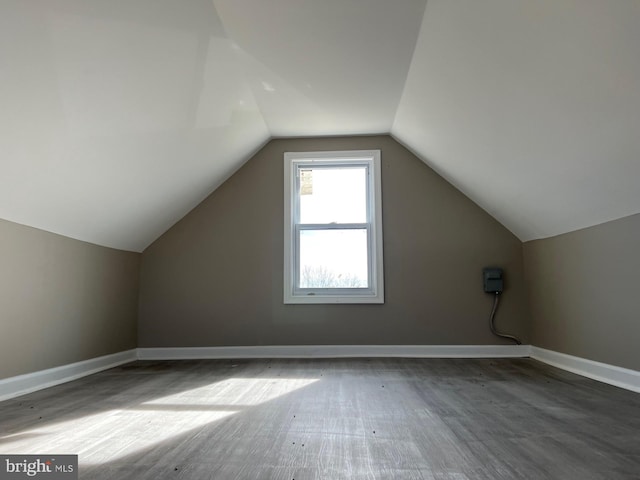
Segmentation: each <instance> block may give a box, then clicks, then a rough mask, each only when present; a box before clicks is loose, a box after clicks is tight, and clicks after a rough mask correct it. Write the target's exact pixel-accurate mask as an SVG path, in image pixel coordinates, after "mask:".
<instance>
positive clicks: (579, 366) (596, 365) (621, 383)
mask: <svg viewBox="0 0 640 480" xmlns="http://www.w3.org/2000/svg"><path fill="white" fill-rule="evenodd" d="M531 358H533V359H535V360H538V361H540V362H543V363H546V364H548V365H552V366H554V367H558V368H561V369H562V370H566V371H568V372H571V373H576V374H578V375H582V376H583V377H587V378H591V379H592V380H598V381H599V382H603V383H607V384H609V385H613V386H616V387H620V388H624V389H626V390H631V391H632V392H637V393H640V372H639V371H637V370H630V369H628V368H622V367H617V366H615V365H609V364H608V363H601V362H596V361H594V360H588V359H586V358H581V357H574V356H573V355H567V354H566V353H560V352H555V351H553V350H545V349H544V348H540V347H533V346H532V347H531Z"/></svg>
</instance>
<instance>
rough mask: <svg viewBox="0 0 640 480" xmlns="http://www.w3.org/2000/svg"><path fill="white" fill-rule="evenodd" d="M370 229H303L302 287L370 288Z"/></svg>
mask: <svg viewBox="0 0 640 480" xmlns="http://www.w3.org/2000/svg"><path fill="white" fill-rule="evenodd" d="M368 270H369V267H368V263H367V230H366V229H351V230H301V231H300V272H299V274H300V288H368V287H369V280H368V278H369V271H368Z"/></svg>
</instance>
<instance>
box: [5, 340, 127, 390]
mask: <svg viewBox="0 0 640 480" xmlns="http://www.w3.org/2000/svg"><path fill="white" fill-rule="evenodd" d="M137 358H138V357H137V351H136V349H133V350H126V351H124V352H118V353H113V354H111V355H105V356H102V357H96V358H91V359H89V360H83V361H81V362H76V363H70V364H68V365H62V366H60V367H54V368H48V369H46V370H40V371H37V372H33V373H27V374H25V375H18V376H15V377H9V378H5V379H3V380H0V401H2V400H8V399H10V398H15V397H19V396H21V395H25V394H27V393H31V392H35V391H36V390H42V389H44V388H48V387H53V386H55V385H60V384H61V383H66V382H70V381H72V380H76V379H78V378H82V377H86V376H88V375H91V374H93V373H97V372H101V371H102V370H108V369H109V368H113V367H117V366H118V365H122V364H124V363H129V362H134V361H135V360H137Z"/></svg>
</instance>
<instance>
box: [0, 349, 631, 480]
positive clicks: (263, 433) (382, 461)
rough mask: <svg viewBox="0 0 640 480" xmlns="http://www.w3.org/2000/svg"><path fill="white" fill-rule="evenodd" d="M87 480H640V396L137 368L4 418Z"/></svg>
mask: <svg viewBox="0 0 640 480" xmlns="http://www.w3.org/2000/svg"><path fill="white" fill-rule="evenodd" d="M0 453H3V454H9V453H21V454H31V453H33V454H45V453H47V454H50V453H57V454H63V453H71V454H78V455H79V461H80V478H86V479H92V480H94V479H96V480H103V479H113V480H122V479H136V480H139V479H140V480H144V479H154V480H155V479H176V480H177V479H193V480H207V479H222V480H233V479H243V480H244V479H260V480H263V479H278V480H280V479H281V480H305V479H332V480H333V479H394V480H395V479H431V480H433V479H437V480H475V479H490V480H496V479H535V480H538V479H562V480H572V479H576V480H590V479H606V480H614V479H640V395H638V394H635V393H632V392H629V391H625V390H622V389H618V388H615V387H611V386H608V385H605V384H602V383H599V382H595V381H592V380H588V379H585V378H583V377H580V376H577V375H573V374H571V373H568V372H564V371H561V370H558V369H555V368H552V367H549V366H546V365H543V364H541V363H538V362H536V361H535V360H530V359H496V360H491V359H304V360H302V359H301V360H234V361H229V360H208V361H205V360H202V361H166V362H135V363H132V364H128V365H125V366H122V367H119V368H115V369H112V370H108V371H105V372H102V373H99V374H96V375H92V376H90V377H86V378H84V379H81V380H77V381H74V382H71V383H67V384H64V385H60V386H57V387H54V388H50V389H47V390H43V391H40V392H36V393H33V394H30V395H26V396H23V397H20V398H16V399H13V400H9V401H5V402H2V403H0Z"/></svg>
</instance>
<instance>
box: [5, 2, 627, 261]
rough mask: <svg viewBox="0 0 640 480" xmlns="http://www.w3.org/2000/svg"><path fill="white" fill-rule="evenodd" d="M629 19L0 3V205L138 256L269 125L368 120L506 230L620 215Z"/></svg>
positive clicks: (403, 7)
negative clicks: (409, 150)
mask: <svg viewBox="0 0 640 480" xmlns="http://www.w3.org/2000/svg"><path fill="white" fill-rule="evenodd" d="M638 25H640V2H638V1H636V0H616V1H615V2H614V1H602V0H522V1H513V0H455V1H454V0H428V1H426V2H425V0H396V1H389V0H180V1H178V0H0V169H1V170H0V171H1V174H0V218H4V219H7V220H11V221H14V222H18V223H22V224H26V225H31V226H34V227H37V228H41V229H44V230H49V231H52V232H56V233H60V234H63V235H67V236H70V237H73V238H77V239H81V240H85V241H89V242H93V243H97V244H100V245H106V246H111V247H115V248H121V249H125V250H134V251H141V250H143V249H144V248H145V247H146V246H147V245H149V244H150V243H151V242H152V241H153V240H154V239H155V238H157V237H158V236H159V235H160V234H161V233H162V232H164V231H165V230H166V229H167V228H168V227H170V226H171V225H172V224H173V223H175V222H176V221H177V220H179V219H180V218H181V217H182V216H183V215H184V214H185V213H186V212H188V211H189V210H190V209H191V208H193V207H194V206H195V205H197V204H198V203H199V202H200V201H201V200H202V199H203V198H204V197H206V196H207V195H208V194H209V193H210V192H211V191H213V190H214V189H215V188H217V187H218V186H219V185H220V184H221V183H222V182H224V180H226V179H227V178H228V177H229V176H230V175H231V174H232V173H233V172H234V171H235V170H236V169H237V168H238V167H239V166H240V165H242V163H244V162H245V161H246V160H247V159H248V158H250V157H251V155H252V154H253V153H254V152H255V151H256V150H257V149H259V148H260V147H261V146H262V145H263V144H264V143H265V142H267V141H268V140H269V139H270V138H272V137H279V136H310V135H352V134H373V133H391V134H392V135H393V136H394V137H395V138H396V139H397V140H399V141H400V142H401V143H403V144H404V145H405V146H407V147H408V148H410V149H411V150H412V151H413V152H414V153H416V154H417V155H418V156H419V157H420V158H421V159H422V160H423V161H425V162H426V163H427V164H428V165H430V166H431V167H432V168H434V169H435V170H436V171H438V172H439V173H440V174H442V175H443V176H444V177H445V178H447V179H448V180H449V181H450V182H451V183H453V184H454V185H455V186H457V187H458V188H459V189H460V190H462V191H463V192H464V193H466V194H467V195H468V196H469V197H470V198H472V199H473V200H474V201H476V202H477V203H478V204H479V205H480V206H482V207H483V208H485V209H486V210H487V211H488V212H489V213H491V214H492V215H493V216H494V217H496V218H497V219H498V220H499V221H501V222H502V223H503V224H504V225H505V226H506V227H507V228H509V229H510V230H511V231H513V232H514V233H515V234H516V235H517V236H518V237H519V238H520V239H522V240H529V239H533V238H542V237H547V236H551V235H555V234H559V233H563V232H567V231H571V230H575V229H578V228H582V227H586V226H590V225H593V224H597V223H602V222H605V221H608V220H612V219H615V218H619V217H622V216H626V215H630V214H634V213H638V212H640V182H638V178H640V55H639V54H638V49H639V48H640V28H638ZM435 207H437V206H435ZM229 208H233V206H232V205H230V206H229ZM417 213H419V212H417Z"/></svg>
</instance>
